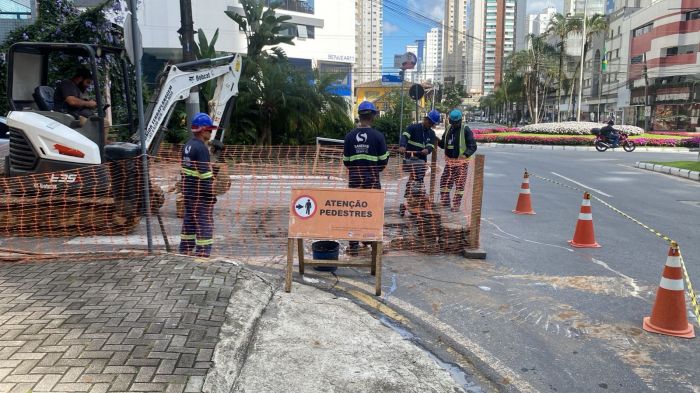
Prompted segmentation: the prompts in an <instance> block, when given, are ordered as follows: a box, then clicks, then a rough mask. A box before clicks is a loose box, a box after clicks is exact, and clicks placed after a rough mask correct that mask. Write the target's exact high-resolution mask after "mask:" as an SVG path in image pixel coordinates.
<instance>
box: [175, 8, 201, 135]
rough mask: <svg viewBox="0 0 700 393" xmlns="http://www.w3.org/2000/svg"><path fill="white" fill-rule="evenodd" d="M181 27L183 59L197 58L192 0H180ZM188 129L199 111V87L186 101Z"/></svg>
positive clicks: (194, 89)
mask: <svg viewBox="0 0 700 393" xmlns="http://www.w3.org/2000/svg"><path fill="white" fill-rule="evenodd" d="M180 24H181V26H180V29H179V30H178V31H177V32H178V33H179V34H180V37H182V60H183V61H185V62H187V61H194V60H197V54H196V53H195V46H196V45H195V42H194V22H193V20H192V0H180ZM185 106H186V110H187V129H190V122H191V121H192V118H193V117H194V115H195V114H197V113H198V112H199V87H197V86H195V87H193V88H192V89H190V96H189V97H188V98H187V102H186V105H185Z"/></svg>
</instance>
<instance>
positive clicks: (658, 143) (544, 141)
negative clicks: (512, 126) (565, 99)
mask: <svg viewBox="0 0 700 393" xmlns="http://www.w3.org/2000/svg"><path fill="white" fill-rule="evenodd" d="M474 139H476V141H477V142H482V143H507V144H523V145H557V146H585V145H588V146H592V145H593V142H594V141H595V139H593V138H588V137H584V136H564V137H561V136H541V135H538V136H534V135H532V136H531V135H498V134H480V135H474ZM630 140H631V141H633V142H634V143H635V144H637V145H638V146H650V147H698V146H699V145H700V137H695V138H687V139H650V138H630Z"/></svg>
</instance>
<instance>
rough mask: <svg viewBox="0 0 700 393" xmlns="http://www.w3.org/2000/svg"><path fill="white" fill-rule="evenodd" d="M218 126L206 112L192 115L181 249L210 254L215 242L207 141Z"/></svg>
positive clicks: (184, 157) (184, 174)
mask: <svg viewBox="0 0 700 393" xmlns="http://www.w3.org/2000/svg"><path fill="white" fill-rule="evenodd" d="M216 128H217V127H216V126H214V122H213V121H212V119H211V117H209V115H207V114H206V113H197V114H196V115H194V117H193V118H192V134H193V136H192V138H191V139H190V140H189V141H188V142H187V144H185V146H184V147H183V149H182V194H183V198H184V202H185V218H184V220H183V222H182V231H181V232H180V253H181V254H185V255H194V256H197V257H204V258H206V257H209V256H210V254H211V248H212V245H213V244H214V240H213V238H212V235H213V226H214V219H213V211H214V203H215V202H216V194H215V193H214V173H213V171H212V165H211V163H210V156H209V147H208V146H207V142H208V141H209V139H210V138H211V133H212V131H213V130H215V129H216Z"/></svg>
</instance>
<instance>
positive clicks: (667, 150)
mask: <svg viewBox="0 0 700 393" xmlns="http://www.w3.org/2000/svg"><path fill="white" fill-rule="evenodd" d="M478 144H479V146H486V147H495V148H504V149H531V150H573V151H596V149H595V147H593V146H563V145H525V144H517V143H493V142H487V143H478ZM610 151H612V152H615V151H617V152H622V153H626V152H625V151H624V150H623V149H610ZM638 151H641V152H647V153H692V151H691V149H689V148H687V147H646V146H637V149H636V150H635V152H638Z"/></svg>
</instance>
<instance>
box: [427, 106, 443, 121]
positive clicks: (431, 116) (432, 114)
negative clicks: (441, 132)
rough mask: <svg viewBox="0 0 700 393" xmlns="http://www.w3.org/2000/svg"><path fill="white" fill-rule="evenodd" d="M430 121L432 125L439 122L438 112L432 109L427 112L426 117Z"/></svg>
mask: <svg viewBox="0 0 700 393" xmlns="http://www.w3.org/2000/svg"><path fill="white" fill-rule="evenodd" d="M426 117H427V118H428V119H430V121H432V122H433V124H437V123H439V122H440V112H438V111H437V110H435V109H433V110H432V111H430V112H428V116H426Z"/></svg>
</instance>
